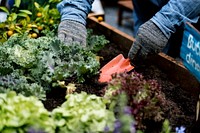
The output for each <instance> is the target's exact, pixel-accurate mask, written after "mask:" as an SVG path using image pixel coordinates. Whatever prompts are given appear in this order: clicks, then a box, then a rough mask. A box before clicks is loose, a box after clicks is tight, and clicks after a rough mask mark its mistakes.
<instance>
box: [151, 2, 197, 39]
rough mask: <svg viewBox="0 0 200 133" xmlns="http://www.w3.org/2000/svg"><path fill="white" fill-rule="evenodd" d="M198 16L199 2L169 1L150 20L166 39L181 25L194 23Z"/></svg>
mask: <svg viewBox="0 0 200 133" xmlns="http://www.w3.org/2000/svg"><path fill="white" fill-rule="evenodd" d="M199 15H200V0H170V1H169V2H168V3H167V4H166V5H165V6H163V7H162V9H161V10H160V11H159V12H157V13H156V14H155V16H153V17H152V18H151V20H152V21H153V22H154V23H155V24H156V25H157V26H158V27H159V28H160V29H161V31H162V32H163V33H164V34H165V36H166V37H167V38H169V37H170V36H171V34H172V33H174V32H175V31H176V27H177V26H180V25H182V24H183V23H185V22H186V21H187V22H191V23H196V22H197V21H198V18H199Z"/></svg>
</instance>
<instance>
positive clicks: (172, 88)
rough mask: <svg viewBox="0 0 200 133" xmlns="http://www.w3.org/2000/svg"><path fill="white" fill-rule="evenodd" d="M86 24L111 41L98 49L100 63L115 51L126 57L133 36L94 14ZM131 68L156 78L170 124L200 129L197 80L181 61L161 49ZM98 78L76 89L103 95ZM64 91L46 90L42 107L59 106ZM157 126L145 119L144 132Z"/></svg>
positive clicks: (191, 129)
mask: <svg viewBox="0 0 200 133" xmlns="http://www.w3.org/2000/svg"><path fill="white" fill-rule="evenodd" d="M88 27H89V28H92V29H93V30H94V32H95V33H96V34H104V35H105V36H106V37H107V39H108V40H109V41H110V43H109V44H107V45H106V46H105V48H103V49H102V50H101V51H100V52H99V53H98V55H99V56H102V57H103V60H101V67H102V66H103V65H105V64H106V63H107V62H109V61H110V60H111V59H112V58H114V57H115V56H117V55H118V54H123V55H124V56H125V57H126V55H127V50H128V49H129V47H130V45H131V44H132V41H133V40H134V39H133V38H132V37H130V36H128V35H126V34H124V33H121V32H120V31H118V30H117V29H115V28H113V27H111V26H109V25H107V24H106V23H104V22H98V21H97V19H96V17H91V18H89V20H88ZM121 44H126V45H121ZM111 51H112V52H111ZM134 71H136V72H138V73H141V74H142V75H143V76H144V78H145V79H147V80H148V79H155V80H157V81H158V83H159V84H160V85H161V88H162V89H161V90H162V92H163V93H164V95H165V97H166V103H167V105H168V106H166V110H165V111H166V112H164V113H165V116H166V118H167V119H168V120H169V121H170V124H171V126H172V127H173V128H175V127H177V126H184V127H186V129H187V130H186V132H187V133H193V132H198V131H199V130H200V129H199V126H198V124H199V123H198V122H196V121H195V119H196V118H195V114H196V103H197V100H198V93H199V83H198V82H197V81H196V79H195V78H194V77H193V76H192V75H191V74H190V73H189V72H188V71H187V70H186V69H185V68H184V66H183V65H182V64H181V62H177V61H175V60H174V59H173V58H171V57H169V56H167V55H165V54H163V53H160V54H159V55H158V56H156V57H152V58H150V59H149V61H148V62H144V65H143V66H142V67H140V68H136V69H134ZM97 80H98V77H94V78H93V81H91V79H89V80H88V81H86V83H85V84H84V85H83V84H81V85H80V86H78V87H77V90H76V91H77V92H81V91H85V92H87V93H89V94H95V95H98V96H101V95H103V92H102V89H103V88H104V87H105V84H99V83H98V82H97ZM65 92H66V90H65V89H61V90H53V91H52V92H50V93H48V94H47V100H46V101H44V105H45V107H46V108H47V109H48V110H52V109H53V108H55V107H57V106H60V105H61V104H62V103H63V102H64V101H65V98H64V97H65ZM160 126H161V125H158V123H153V124H152V123H147V131H146V132H147V133H153V132H159V131H158V130H159V129H160Z"/></svg>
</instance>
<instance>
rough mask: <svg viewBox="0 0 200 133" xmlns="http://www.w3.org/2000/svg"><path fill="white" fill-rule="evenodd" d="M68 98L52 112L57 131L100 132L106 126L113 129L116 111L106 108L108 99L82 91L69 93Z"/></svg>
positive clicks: (71, 132) (58, 132) (72, 132)
mask: <svg viewBox="0 0 200 133" xmlns="http://www.w3.org/2000/svg"><path fill="white" fill-rule="evenodd" d="M66 99H67V101H66V102H65V103H63V104H62V106H61V107H58V108H56V109H54V110H53V112H52V116H53V119H54V121H55V123H56V126H57V127H58V129H57V133H66V132H70V133H86V132H88V133H89V132H93V133H98V132H103V131H104V128H105V127H109V128H110V129H113V123H114V121H115V117H114V113H113V112H112V111H109V110H108V109H106V101H104V100H103V99H102V98H101V97H98V96H96V95H88V94H86V93H85V92H81V93H80V94H70V95H67V96H66Z"/></svg>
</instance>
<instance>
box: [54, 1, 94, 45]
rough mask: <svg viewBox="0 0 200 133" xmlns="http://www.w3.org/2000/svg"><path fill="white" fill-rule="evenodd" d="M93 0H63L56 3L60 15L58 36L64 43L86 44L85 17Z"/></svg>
mask: <svg viewBox="0 0 200 133" xmlns="http://www.w3.org/2000/svg"><path fill="white" fill-rule="evenodd" d="M93 2H94V0H63V1H62V2H60V3H59V4H58V5H57V8H58V10H59V12H60V15H61V23H60V24H59V27H58V37H59V38H60V39H61V40H62V41H64V42H65V43H66V44H70V43H81V44H83V45H86V35H87V31H86V27H85V26H86V18H87V15H88V13H89V12H90V11H91V8H92V3H93Z"/></svg>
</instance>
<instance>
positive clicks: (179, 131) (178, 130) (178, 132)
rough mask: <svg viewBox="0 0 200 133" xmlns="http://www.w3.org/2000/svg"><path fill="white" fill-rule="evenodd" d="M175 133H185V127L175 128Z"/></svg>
mask: <svg viewBox="0 0 200 133" xmlns="http://www.w3.org/2000/svg"><path fill="white" fill-rule="evenodd" d="M176 133H185V127H183V126H181V127H180V128H179V127H176Z"/></svg>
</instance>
